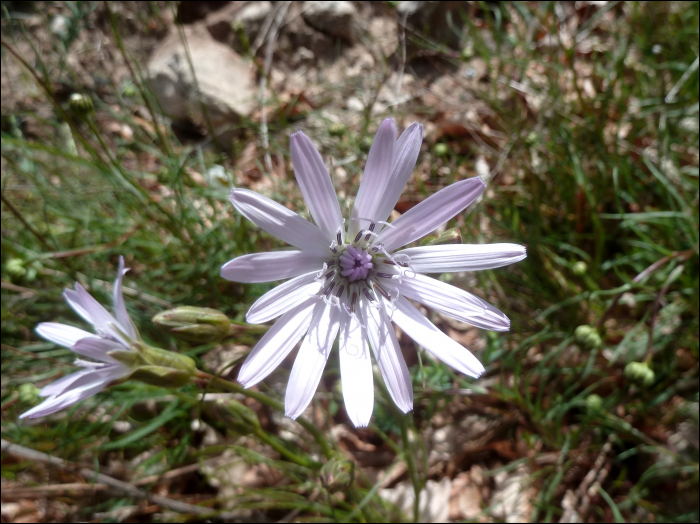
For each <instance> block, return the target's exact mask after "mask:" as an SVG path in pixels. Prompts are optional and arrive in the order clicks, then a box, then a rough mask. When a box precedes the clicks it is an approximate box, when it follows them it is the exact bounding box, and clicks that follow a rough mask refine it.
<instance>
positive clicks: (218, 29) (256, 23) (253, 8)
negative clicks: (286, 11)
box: [205, 2, 272, 52]
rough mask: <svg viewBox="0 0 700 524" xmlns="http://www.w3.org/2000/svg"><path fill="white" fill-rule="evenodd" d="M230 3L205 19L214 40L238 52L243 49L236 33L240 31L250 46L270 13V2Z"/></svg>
mask: <svg viewBox="0 0 700 524" xmlns="http://www.w3.org/2000/svg"><path fill="white" fill-rule="evenodd" d="M241 4H242V2H231V4H230V5H229V6H227V7H226V8H224V9H221V10H220V11H217V12H215V13H212V14H211V15H209V16H208V17H207V19H206V22H205V24H206V26H207V30H208V31H209V33H210V34H211V36H212V37H213V38H214V40H216V41H218V42H221V43H223V44H226V45H228V46H232V47H233V48H234V49H235V50H236V51H238V52H244V51H247V49H243V45H242V43H241V38H240V37H239V35H238V34H236V33H237V31H239V30H241V31H243V33H244V34H245V37H246V38H247V39H248V44H252V43H253V41H254V40H255V38H256V37H257V36H258V33H259V32H260V29H261V28H262V26H263V23H264V22H265V19H266V18H267V16H268V15H269V14H270V13H271V12H272V2H249V3H245V4H243V6H241Z"/></svg>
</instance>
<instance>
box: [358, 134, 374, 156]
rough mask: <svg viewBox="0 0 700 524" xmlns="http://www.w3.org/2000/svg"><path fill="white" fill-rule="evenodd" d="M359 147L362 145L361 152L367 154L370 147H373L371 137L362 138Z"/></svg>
mask: <svg viewBox="0 0 700 524" xmlns="http://www.w3.org/2000/svg"><path fill="white" fill-rule="evenodd" d="M359 145H360V151H364V152H365V153H367V152H368V151H369V149H370V147H372V137H369V136H364V137H362V140H360V144H359Z"/></svg>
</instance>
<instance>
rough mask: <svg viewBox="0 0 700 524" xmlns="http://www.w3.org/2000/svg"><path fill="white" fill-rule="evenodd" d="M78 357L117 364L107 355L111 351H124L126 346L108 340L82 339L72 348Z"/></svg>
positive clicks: (96, 338)
mask: <svg viewBox="0 0 700 524" xmlns="http://www.w3.org/2000/svg"><path fill="white" fill-rule="evenodd" d="M71 350H73V351H74V352H75V353H77V354H78V355H83V356H85V357H90V358H92V359H94V360H99V361H100V362H108V363H110V364H115V363H117V362H118V361H117V360H115V359H113V358H112V357H110V356H109V355H108V354H107V353H108V352H110V351H124V346H122V345H121V344H119V343H118V342H114V341H112V340H107V339H106V338H98V337H94V336H93V337H87V338H83V339H80V340H79V341H78V342H76V343H75V345H74V346H73V347H72V348H71Z"/></svg>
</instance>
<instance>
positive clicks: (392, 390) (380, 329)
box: [360, 298, 413, 413]
mask: <svg viewBox="0 0 700 524" xmlns="http://www.w3.org/2000/svg"><path fill="white" fill-rule="evenodd" d="M360 311H361V314H362V318H363V320H364V322H365V325H366V326H367V335H368V336H369V342H370V344H371V345H372V350H373V351H374V358H375V359H376V361H377V365H378V366H379V371H380V372H381V374H382V377H384V382H385V383H386V387H387V389H388V390H389V394H390V395H391V398H392V399H393V400H394V403H395V404H396V405H397V406H398V408H399V409H400V410H401V411H403V412H404V413H408V412H409V411H411V410H412V409H413V385H412V384H411V375H410V374H409V372H408V367H407V366H406V361H405V360H404V358H403V355H402V354H401V349H400V348H399V342H398V340H396V333H395V332H394V328H393V326H392V325H391V322H390V321H389V318H388V317H387V315H386V312H385V311H384V308H383V307H382V308H381V309H376V308H375V307H374V306H373V305H370V304H369V301H368V300H367V299H365V298H362V299H361V300H360Z"/></svg>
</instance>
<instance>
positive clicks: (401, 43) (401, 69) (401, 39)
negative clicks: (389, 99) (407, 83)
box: [396, 11, 408, 97]
mask: <svg viewBox="0 0 700 524" xmlns="http://www.w3.org/2000/svg"><path fill="white" fill-rule="evenodd" d="M407 19H408V11H406V12H405V13H404V14H403V15H401V20H400V22H399V25H400V26H401V32H399V46H401V63H400V64H399V74H398V78H397V79H396V96H397V97H398V96H399V95H400V94H401V84H402V83H403V73H404V69H405V68H406V20H407Z"/></svg>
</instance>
